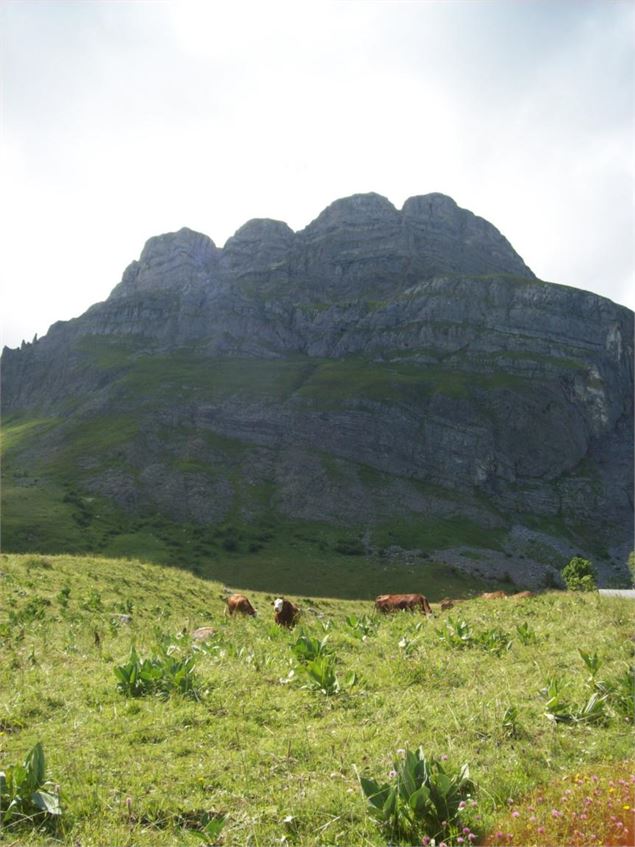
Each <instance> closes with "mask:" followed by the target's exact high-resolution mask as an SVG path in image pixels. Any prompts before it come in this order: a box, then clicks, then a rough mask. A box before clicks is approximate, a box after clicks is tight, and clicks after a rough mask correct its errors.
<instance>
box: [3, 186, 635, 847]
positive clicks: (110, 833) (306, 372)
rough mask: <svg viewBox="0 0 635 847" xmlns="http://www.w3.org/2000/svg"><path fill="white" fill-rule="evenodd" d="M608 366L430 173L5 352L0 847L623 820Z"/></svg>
mask: <svg viewBox="0 0 635 847" xmlns="http://www.w3.org/2000/svg"><path fill="white" fill-rule="evenodd" d="M632 360H633V315H632V313H631V312H630V311H629V310H628V309H627V308H625V307H623V306H619V305H616V304H614V303H612V302H611V301H609V300H607V299H605V298H602V297H600V296H598V295H595V294H591V293H589V292H584V291H580V290H577V289H574V288H571V287H567V286H562V285H558V284H555V283H548V282H544V281H542V280H540V279H538V278H537V277H536V276H535V275H534V273H533V272H532V271H531V270H530V268H529V267H528V266H527V265H526V264H525V263H524V261H523V260H522V259H521V258H520V256H519V255H518V254H517V253H516V252H515V250H514V249H513V248H512V246H511V245H510V244H509V242H508V241H507V240H506V239H505V237H504V236H503V235H502V234H501V233H500V232H499V231H498V230H497V229H496V228H495V227H494V226H493V225H492V224H490V223H488V222H487V221H485V220H484V219H482V218H479V217H477V216H476V215H474V214H473V213H472V212H469V211H467V210H465V209H462V208H460V207H459V206H458V205H457V204H456V203H455V202H454V201H453V200H452V199H451V198H449V197H447V196H445V195H442V194H436V193H435V194H428V195H423V196H416V197H411V198H410V199H409V200H407V201H406V203H405V204H404V205H403V208H401V209H397V208H395V207H394V206H393V205H392V203H390V201H388V200H387V199H385V198H384V197H381V196H380V195H378V194H358V195H354V196H351V197H347V198H344V199H341V200H337V201H335V202H334V203H332V204H331V205H330V206H329V207H328V208H327V209H325V210H324V211H323V212H322V213H321V214H320V215H319V216H318V217H317V218H316V219H315V220H314V221H313V222H312V223H310V224H309V225H308V226H307V227H306V228H305V229H303V230H301V231H299V232H294V231H293V230H292V229H291V228H290V227H288V226H287V225H286V224H284V223H282V222H280V221H275V220H269V219H258V220H251V221H249V222H248V223H246V224H245V225H244V226H242V227H241V228H240V229H239V230H238V231H237V232H236V234H235V235H234V236H233V237H232V238H230V239H229V240H228V242H227V243H226V245H225V246H224V247H223V248H222V249H221V248H218V247H217V246H216V245H215V244H214V242H213V241H212V240H211V239H210V238H209V237H207V236H205V235H203V234H201V233H197V232H194V231H192V230H189V229H181V230H179V231H178V232H173V233H168V234H165V235H160V236H156V237H153V238H151V239H150V240H149V241H148V242H147V243H146V245H145V247H144V248H143V251H142V252H141V255H140V258H139V260H135V261H133V262H132V263H131V264H130V265H129V266H128V268H127V269H126V270H125V272H124V273H123V277H122V279H121V282H120V283H119V284H118V285H117V286H116V287H115V288H114V290H113V291H112V293H111V295H110V297H109V298H108V299H107V300H106V301H105V302H103V303H97V304H95V305H94V306H92V307H91V308H89V309H88V311H86V312H85V313H84V314H83V315H82V316H81V317H79V318H76V319H73V320H70V321H65V322H59V323H56V324H54V325H53V326H52V327H51V328H50V330H49V332H48V333H47V334H46V335H45V336H44V337H42V338H39V339H38V338H36V339H34V341H33V342H32V343H23V344H22V346H21V347H20V348H18V349H9V348H5V349H4V352H3V356H2V373H3V407H4V408H3V424H2V434H3V448H2V449H3V454H2V455H3V486H2V498H3V500H2V518H3V551H4V552H3V553H2V554H1V557H0V586H1V587H2V591H1V594H0V657H1V661H0V681H1V684H0V692H1V693H0V753H1V756H2V772H1V773H0V802H1V805H0V841H3V842H5V843H7V844H11V845H18V844H19V845H52V844H67V845H81V847H102V845H105V844H109V845H110V844H111V845H121V847H124V845H135V847H136V845H139V847H143V845H172V844H184V845H186V844H192V845H194V844H196V843H198V844H201V843H203V844H208V845H216V844H219V845H225V847H232V845H239V844H249V845H253V847H264V845H271V844H282V845H293V844H298V845H299V844H302V845H315V847H317V845H325V844H333V845H336V844H341V845H368V847H371V845H377V847H379V845H382V844H399V845H415V844H418V845H432V847H443V845H445V847H459V845H468V844H474V845H505V847H527V845H545V847H546V845H555V844H558V845H575V847H587V845H589V847H591V845H593V846H594V847H595V845H598V844H600V845H630V844H632V843H633V836H634V834H635V832H634V828H633V808H634V807H635V801H634V793H635V771H634V769H633V761H632V729H633V715H634V698H633V680H632V661H633V653H634V649H633V640H632V637H631V636H632V631H633V621H634V615H633V603H632V599H630V598H629V597H625V596H619V594H620V592H619V591H618V592H615V593H616V595H618V596H611V595H610V594H603V593H600V592H599V591H598V588H602V589H604V588H613V589H622V588H628V587H629V586H630V585H631V584H632V575H631V574H632V563H633V553H632V549H633V538H632V503H633V492H632V464H633V429H632V424H633V368H632ZM629 556H630V562H631V570H629ZM380 595H381V596H380ZM285 609H286V610H287V611H286V612H285ZM401 609H405V611H400V610H401ZM429 612H430V613H431V614H428V613H429Z"/></svg>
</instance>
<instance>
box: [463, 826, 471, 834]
mask: <svg viewBox="0 0 635 847" xmlns="http://www.w3.org/2000/svg"><path fill="white" fill-rule="evenodd" d="M471 831H472V830H471V829H470V828H469V826H464V827H463V835H467V834H468V833H470V832H471Z"/></svg>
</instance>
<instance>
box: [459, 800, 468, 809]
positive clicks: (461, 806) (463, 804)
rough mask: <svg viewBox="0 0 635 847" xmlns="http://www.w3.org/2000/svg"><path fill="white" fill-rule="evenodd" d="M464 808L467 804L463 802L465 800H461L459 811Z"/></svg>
mask: <svg viewBox="0 0 635 847" xmlns="http://www.w3.org/2000/svg"><path fill="white" fill-rule="evenodd" d="M466 806H467V803H466V802H465V800H461V802H460V803H459V809H464V808H465V807H466Z"/></svg>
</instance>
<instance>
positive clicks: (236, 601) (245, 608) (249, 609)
mask: <svg viewBox="0 0 635 847" xmlns="http://www.w3.org/2000/svg"><path fill="white" fill-rule="evenodd" d="M227 611H228V612H229V614H230V615H235V614H236V613H237V612H240V614H241V615H252V616H254V615H255V614H256V610H255V609H254V607H253V606H252V605H251V603H250V602H249V600H248V599H247V598H246V597H245V595H244V594H232V595H231V597H228V598H227Z"/></svg>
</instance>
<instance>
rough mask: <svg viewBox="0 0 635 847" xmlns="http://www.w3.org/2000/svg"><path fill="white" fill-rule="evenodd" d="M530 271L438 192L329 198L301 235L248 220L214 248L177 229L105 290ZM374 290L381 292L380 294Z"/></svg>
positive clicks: (324, 284)
mask: <svg viewBox="0 0 635 847" xmlns="http://www.w3.org/2000/svg"><path fill="white" fill-rule="evenodd" d="M447 273H452V274H456V273H460V274H473V275H482V274H500V273H507V274H512V275H515V276H522V277H526V278H533V277H534V274H533V273H532V271H531V270H530V269H529V268H528V267H527V265H526V264H525V263H524V262H523V260H522V259H521V258H520V256H519V255H518V254H517V253H516V252H515V250H514V249H513V248H512V246H511V245H510V243H509V242H508V241H507V239H506V238H504V236H503V235H501V233H500V232H499V231H498V230H497V229H496V227H494V226H493V225H492V224H490V223H488V222H487V221H485V220H484V219H483V218H479V217H477V216H476V215H474V214H472V212H469V211H468V210H466V209H462V208H461V207H460V206H458V205H457V204H456V203H455V201H454V200H453V199H452V198H451V197H447V196H446V195H444V194H438V193H433V194H426V195H421V196H416V197H411V198H409V199H408V200H406V202H405V203H404V205H403V208H402V209H401V210H398V209H396V208H395V206H394V205H393V204H392V203H391V202H390V200H388V199H387V198H386V197H382V196H381V195H380V194H376V193H373V192H371V193H367V194H354V195H352V196H350V197H344V198H341V199H339V200H335V201H334V202H333V203H331V204H330V205H329V206H327V207H326V209H324V210H323V211H322V212H321V213H320V214H319V215H318V216H317V217H316V218H315V220H313V221H311V223H309V224H308V225H307V226H306V227H305V228H304V229H302V230H300V231H298V232H294V231H293V230H292V229H291V228H290V227H289V226H288V225H287V224H286V223H284V222H283V221H277V220H271V219H268V218H258V219H253V220H250V221H248V222H247V223H245V224H244V225H243V226H241V227H240V228H239V229H238V230H237V231H236V233H235V234H234V235H233V236H232V237H231V238H229V239H228V240H227V242H226V244H225V246H224V247H223V248H222V249H220V248H217V247H216V246H215V244H214V242H213V241H212V240H211V239H210V238H208V237H207V236H206V235H203V234H202V233H197V232H194V231H192V230H190V229H187V228H183V229H181V230H179V231H178V232H175V233H166V234H164V235H159V236H155V237H153V238H151V239H150V240H149V241H148V242H147V243H146V245H145V247H144V249H143V251H142V253H141V256H140V258H139V260H138V261H134V262H132V263H131V265H129V266H128V268H127V269H126V271H125V273H124V275H123V278H122V280H121V283H120V284H119V285H118V286H117V287H116V288H115V290H114V291H113V296H115V297H117V298H119V297H122V296H126V295H129V294H134V293H136V292H141V291H147V290H151V289H165V288H171V287H173V288H175V289H179V290H183V289H191V288H192V287H193V286H194V287H195V286H197V285H199V286H203V287H205V286H209V285H212V286H221V287H222V285H223V284H230V283H231V280H232V279H235V278H238V279H240V278H243V277H245V276H248V275H255V276H261V277H262V276H263V275H265V276H266V275H270V274H273V275H274V277H275V278H276V279H277V280H278V281H282V280H283V279H284V278H285V277H287V278H290V277H296V276H298V275H300V277H302V279H303V280H305V281H306V282H307V283H308V284H310V285H311V286H312V287H313V288H314V289H317V290H324V291H329V290H331V289H333V288H335V289H339V290H340V291H342V292H343V293H350V294H352V295H355V294H359V293H360V285H361V284H362V282H363V283H367V282H368V281H369V280H370V282H371V284H372V283H374V284H377V283H379V282H380V281H381V286H384V287H386V286H387V287H388V290H390V288H392V287H394V285H395V284H398V283H399V281H400V280H406V279H407V280H408V282H409V283H410V284H412V283H415V282H418V281H420V280H422V279H427V278H432V277H434V276H436V275H439V274H447ZM381 286H380V287H381Z"/></svg>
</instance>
